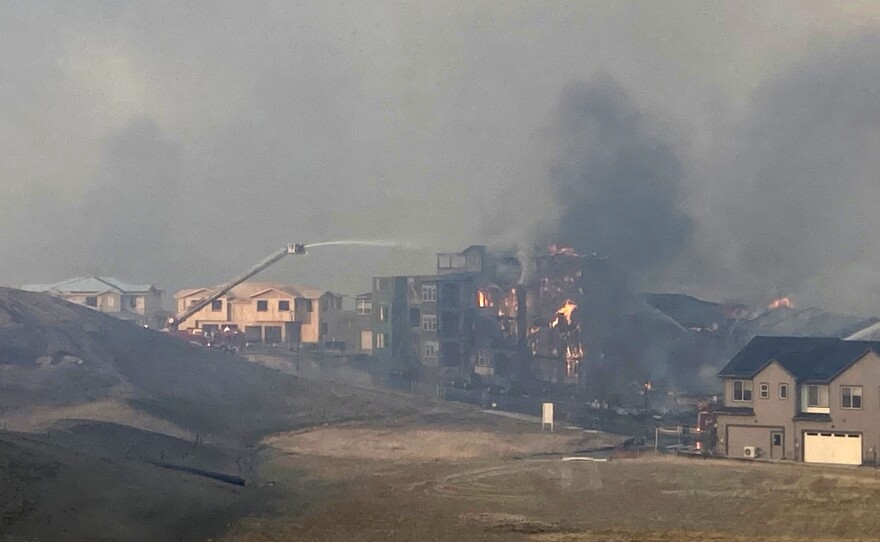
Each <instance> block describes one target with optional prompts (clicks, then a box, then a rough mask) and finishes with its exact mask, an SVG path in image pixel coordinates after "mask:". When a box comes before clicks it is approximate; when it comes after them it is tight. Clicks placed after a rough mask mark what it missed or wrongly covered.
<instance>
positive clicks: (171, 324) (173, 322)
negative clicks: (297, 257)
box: [168, 243, 306, 331]
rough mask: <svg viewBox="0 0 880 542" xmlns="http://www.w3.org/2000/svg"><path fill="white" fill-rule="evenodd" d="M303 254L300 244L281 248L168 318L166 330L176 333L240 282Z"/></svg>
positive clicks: (303, 248) (304, 250)
mask: <svg viewBox="0 0 880 542" xmlns="http://www.w3.org/2000/svg"><path fill="white" fill-rule="evenodd" d="M305 253H306V246H305V245H303V244H300V243H290V244H288V245H287V246H286V247H284V248H282V249H281V250H279V251H278V252H275V253H273V254H271V255H270V256H269V257H267V258H266V259H265V260H263V261H262V262H260V263H258V264H257V265H255V266H254V267H252V268H251V269H250V270H248V271H247V272H245V273H242V274H241V275H239V276H237V277H235V278H233V279H232V280H230V281H229V282H227V283H226V284H224V285H223V286H221V287H220V288H219V289H217V290H216V291H214V292H213V293H212V294H211V295H209V296H208V297H207V298H205V299H202V300H200V301H197V302H195V303H193V304H192V305H191V306H190V307H189V308H187V309H186V310H184V311H183V312H181V313H179V314H177V315H175V316H172V317H171V318H169V319H168V329H169V330H172V331H177V327H178V326H179V325H180V324H182V323H183V322H184V321H185V320H186V319H187V318H189V317H190V316H192V315H193V314H195V313H197V312H199V311H200V310H202V309H203V308H205V307H207V306H208V305H210V304H211V303H212V302H213V301H214V300H216V299H218V298H219V297H220V296H222V295H223V294H225V293H226V292H228V291H229V290H231V289H233V288H235V287H236V286H238V285H239V284H241V283H242V282H244V281H246V280H247V279H249V278H251V277H252V276H254V275H256V274H257V273H259V272H260V271H262V270H263V269H266V268H267V267H269V266H270V265H272V264H274V263H275V262H277V261H278V260H280V259H282V258H284V257H285V256H287V255H288V254H305Z"/></svg>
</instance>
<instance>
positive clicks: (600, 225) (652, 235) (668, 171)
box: [547, 75, 692, 270]
mask: <svg viewBox="0 0 880 542" xmlns="http://www.w3.org/2000/svg"><path fill="white" fill-rule="evenodd" d="M547 143H548V145H549V146H550V148H551V149H552V150H551V151H550V160H551V166H550V177H549V178H550V184H551V186H552V188H553V190H554V191H555V193H556V196H557V198H558V200H559V205H560V207H561V212H560V215H559V222H558V228H557V231H556V232H554V233H553V235H552V239H553V240H555V242H558V243H562V244H564V245H567V246H571V247H573V248H575V249H576V250H578V251H579V252H586V253H592V252H595V253H598V254H600V255H605V256H608V257H609V258H611V259H612V260H614V261H615V262H617V263H618V265H622V266H626V267H627V268H630V269H636V270H646V269H650V268H655V267H657V266H661V265H663V264H666V263H669V262H670V261H672V260H673V259H674V258H676V257H677V256H678V255H679V254H680V253H681V251H682V250H683V249H684V248H685V247H686V246H687V245H688V243H689V240H690V236H691V232H692V221H691V219H690V217H688V216H687V215H686V214H685V213H684V212H683V211H682V209H681V193H682V188H681V180H682V167H681V164H680V162H679V160H678V158H677V157H676V154H675V152H674V151H673V149H672V147H671V146H670V145H669V144H667V143H666V142H664V141H663V140H662V139H660V138H659V137H656V136H653V135H651V134H649V133H648V132H647V130H646V127H645V121H644V119H643V117H642V114H641V113H640V112H639V110H638V109H637V108H636V107H635V106H634V105H633V103H632V102H631V100H630V99H629V97H628V96H627V94H626V93H625V92H624V90H623V89H622V88H621V86H620V85H619V84H617V83H616V82H615V81H614V80H612V79H611V78H610V77H608V76H605V75H601V76H599V77H596V78H595V79H593V80H592V81H590V82H587V83H584V82H578V83H572V84H569V85H568V86H567V88H565V90H564V91H563V93H562V98H561V101H560V104H559V107H558V109H557V112H556V116H555V119H554V121H553V123H552V125H551V127H550V128H549V129H548V130H547Z"/></svg>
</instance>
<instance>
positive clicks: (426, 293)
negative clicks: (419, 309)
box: [422, 284, 437, 301]
mask: <svg viewBox="0 0 880 542" xmlns="http://www.w3.org/2000/svg"><path fill="white" fill-rule="evenodd" d="M422 301H437V285H436V284H422Z"/></svg>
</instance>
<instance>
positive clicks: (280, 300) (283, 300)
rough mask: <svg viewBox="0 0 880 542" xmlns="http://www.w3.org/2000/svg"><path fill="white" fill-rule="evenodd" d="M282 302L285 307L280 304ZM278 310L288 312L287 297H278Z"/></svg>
mask: <svg viewBox="0 0 880 542" xmlns="http://www.w3.org/2000/svg"><path fill="white" fill-rule="evenodd" d="M282 303H284V304H285V305H286V307H282V306H281V304H282ZM278 312H290V300H289V299H279V300H278Z"/></svg>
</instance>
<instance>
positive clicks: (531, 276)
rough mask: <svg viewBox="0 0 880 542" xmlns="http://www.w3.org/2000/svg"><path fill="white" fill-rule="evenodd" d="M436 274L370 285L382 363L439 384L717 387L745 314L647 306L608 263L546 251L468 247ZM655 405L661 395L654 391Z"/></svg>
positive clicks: (704, 306) (703, 305)
mask: <svg viewBox="0 0 880 542" xmlns="http://www.w3.org/2000/svg"><path fill="white" fill-rule="evenodd" d="M436 257H437V262H436V263H437V267H436V273H435V274H432V275H418V276H388V277H375V278H374V279H373V290H372V294H371V300H370V303H371V309H372V314H371V331H372V348H373V354H374V356H375V357H376V358H378V359H380V360H383V361H385V362H387V363H390V364H392V365H396V366H398V367H400V368H402V369H408V370H411V371H415V372H418V373H420V374H421V376H420V379H423V380H433V379H435V378H436V379H437V380H440V381H443V380H446V381H448V380H451V379H459V378H471V377H474V376H475V377H477V378H478V379H479V380H482V381H483V383H484V384H492V383H495V384H499V385H502V386H506V385H508V384H511V383H512V382H513V381H519V382H533V383H549V384H553V385H561V386H575V387H577V388H579V389H581V390H584V391H586V392H588V393H589V394H592V395H593V396H595V397H598V398H600V399H607V398H611V397H612V396H615V395H618V396H627V395H632V396H633V397H636V396H637V395H638V394H639V393H641V384H642V383H643V382H645V381H646V380H650V381H653V382H655V383H656V384H657V385H658V390H675V391H696V390H706V389H707V388H708V387H711V386H712V385H713V384H714V382H715V380H714V373H715V372H716V370H717V367H719V366H720V365H721V364H722V363H723V362H724V361H725V360H726V359H729V356H730V355H732V353H733V352H735V351H736V349H737V348H738V347H739V346H741V344H742V341H744V340H748V336H747V334H748V329H749V328H748V326H746V325H744V322H746V321H747V319H748V317H749V313H748V311H747V309H746V308H745V307H744V306H743V305H739V304H720V303H711V302H706V301H702V300H699V299H696V298H692V297H690V296H684V295H682V294H640V293H638V292H636V291H635V290H634V288H633V287H632V285H631V284H630V279H629V276H628V274H627V273H625V272H623V270H621V269H619V268H617V267H616V265H615V263H614V262H613V261H612V260H611V259H609V258H605V257H602V256H598V255H595V254H579V253H578V252H576V251H575V250H573V249H571V248H567V247H560V246H552V245H551V246H550V247H548V248H547V249H545V250H543V251H540V252H535V253H534V254H533V255H532V256H531V257H530V259H529V261H527V262H521V261H520V260H519V259H518V258H517V256H516V255H515V254H512V253H505V252H495V251H490V250H489V249H487V248H486V247H485V246H479V245H476V246H471V247H468V248H467V249H465V250H463V251H461V252H453V253H440V254H437V255H436ZM658 393H659V391H658Z"/></svg>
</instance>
